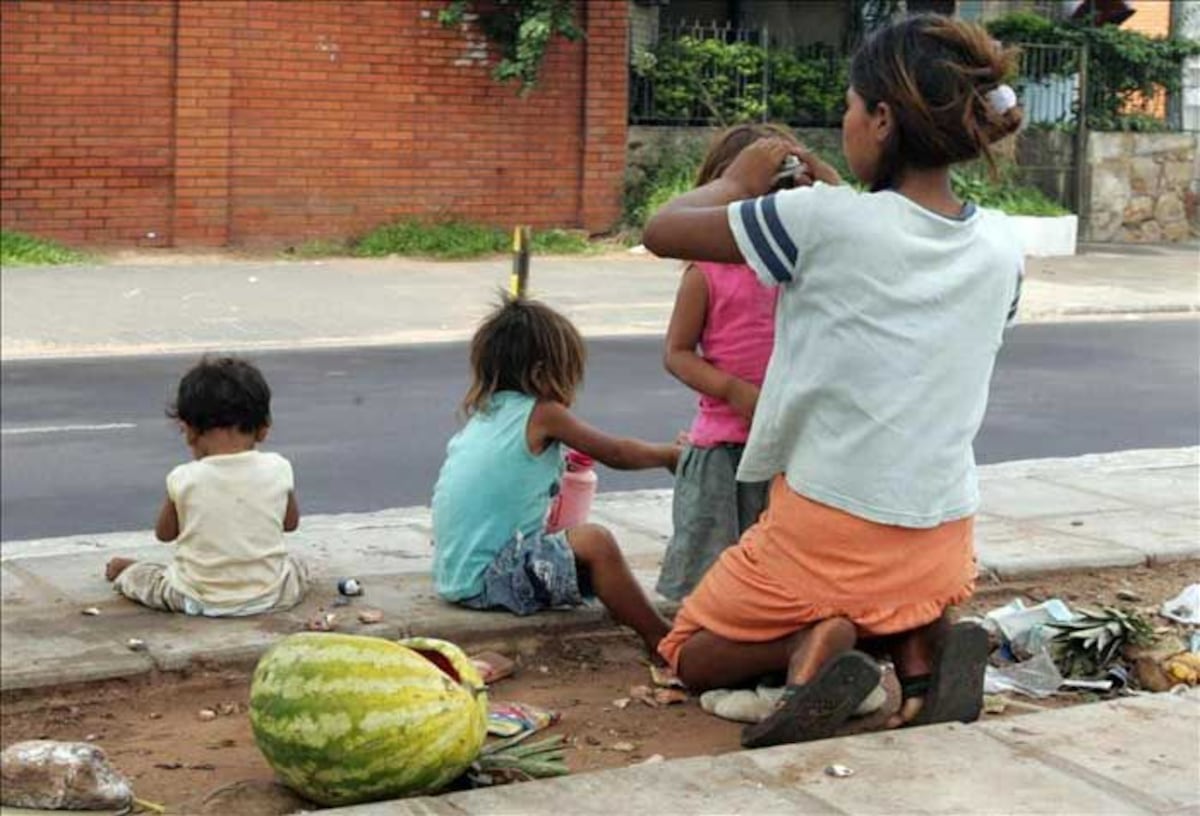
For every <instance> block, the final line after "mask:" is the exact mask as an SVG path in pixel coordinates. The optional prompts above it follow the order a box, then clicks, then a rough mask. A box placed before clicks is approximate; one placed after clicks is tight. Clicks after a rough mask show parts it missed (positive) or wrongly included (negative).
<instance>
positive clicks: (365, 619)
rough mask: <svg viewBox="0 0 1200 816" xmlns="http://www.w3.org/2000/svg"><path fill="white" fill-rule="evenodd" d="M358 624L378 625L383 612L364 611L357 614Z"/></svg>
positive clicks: (376, 610)
mask: <svg viewBox="0 0 1200 816" xmlns="http://www.w3.org/2000/svg"><path fill="white" fill-rule="evenodd" d="M358 620H359V623H380V622H382V621H383V612H382V611H381V610H379V609H364V610H362V611H361V612H359V613H358Z"/></svg>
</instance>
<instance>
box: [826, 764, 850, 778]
mask: <svg viewBox="0 0 1200 816" xmlns="http://www.w3.org/2000/svg"><path fill="white" fill-rule="evenodd" d="M825 775H826V776H834V777H837V778H838V779H844V778H845V777H847V776H854V769H853V768H847V767H846V766H845V765H829V766H828V767H826V768H825Z"/></svg>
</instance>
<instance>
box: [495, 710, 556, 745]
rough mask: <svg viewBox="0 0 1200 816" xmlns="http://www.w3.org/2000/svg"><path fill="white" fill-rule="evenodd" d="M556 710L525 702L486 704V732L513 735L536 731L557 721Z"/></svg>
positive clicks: (499, 735) (497, 735) (500, 735)
mask: <svg viewBox="0 0 1200 816" xmlns="http://www.w3.org/2000/svg"><path fill="white" fill-rule="evenodd" d="M558 719H559V714H558V712H557V711H550V710H549V709H546V708H539V707H538V706H534V705H529V704H527V703H492V704H491V705H490V706H488V733H489V734H491V735H493V736H496V737H515V736H516V735H517V734H524V733H526V732H530V733H536V732H538V731H541V730H542V729H544V728H549V727H550V726H552V725H554V724H555V723H556V722H558Z"/></svg>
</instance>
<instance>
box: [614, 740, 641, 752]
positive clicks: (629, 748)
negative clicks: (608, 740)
mask: <svg viewBox="0 0 1200 816" xmlns="http://www.w3.org/2000/svg"><path fill="white" fill-rule="evenodd" d="M608 747H609V750H612V751H620V752H621V753H623V754H629V753H632V752H634V751H636V750H637V746H636V745H634V744H633V743H632V742H614V743H613V744H612V745H610V746H608Z"/></svg>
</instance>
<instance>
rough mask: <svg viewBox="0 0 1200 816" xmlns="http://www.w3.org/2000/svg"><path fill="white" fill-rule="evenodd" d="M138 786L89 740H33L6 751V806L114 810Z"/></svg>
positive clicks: (2, 780) (0, 757)
mask: <svg viewBox="0 0 1200 816" xmlns="http://www.w3.org/2000/svg"><path fill="white" fill-rule="evenodd" d="M132 803H133V788H132V787H131V786H130V784H129V780H127V779H126V778H125V777H124V776H122V775H121V773H120V772H119V771H117V770H116V769H115V768H113V767H112V765H109V764H108V757H106V756H105V755H104V751H102V750H101V749H100V748H98V747H97V746H95V745H92V744H91V743H88V742H58V741H56V740H30V741H28V742H18V743H15V744H13V745H10V746H9V747H8V748H6V749H4V751H3V753H0V804H4V805H7V806H9V807H23V808H42V809H45V810H114V809H120V808H126V807H129V806H130V805H131V804H132Z"/></svg>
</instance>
